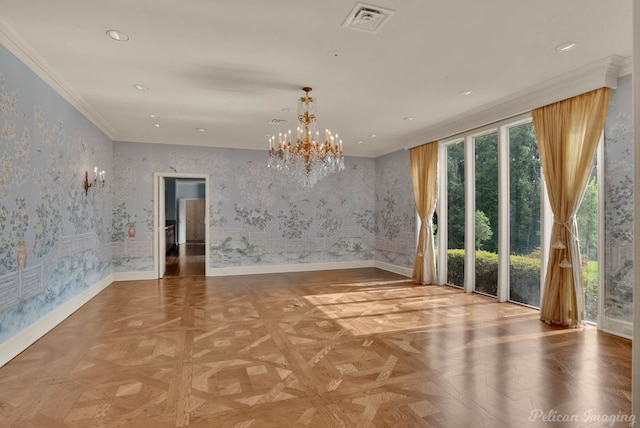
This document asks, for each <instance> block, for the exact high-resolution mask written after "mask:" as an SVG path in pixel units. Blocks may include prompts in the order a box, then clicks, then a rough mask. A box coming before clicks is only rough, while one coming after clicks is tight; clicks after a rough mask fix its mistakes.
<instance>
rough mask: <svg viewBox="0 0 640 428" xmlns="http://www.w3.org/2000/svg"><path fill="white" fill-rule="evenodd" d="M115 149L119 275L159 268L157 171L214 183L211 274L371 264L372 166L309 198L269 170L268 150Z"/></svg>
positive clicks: (358, 162) (354, 167) (359, 162)
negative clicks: (280, 267) (235, 268)
mask: <svg viewBox="0 0 640 428" xmlns="http://www.w3.org/2000/svg"><path fill="white" fill-rule="evenodd" d="M114 144H115V145H114V174H115V176H116V177H117V178H116V181H115V182H114V186H113V202H114V204H113V228H112V241H113V242H112V245H113V254H114V259H113V260H114V265H115V266H114V268H115V269H116V270H117V271H125V272H131V271H147V270H151V269H152V268H153V251H152V250H153V248H152V232H153V173H154V172H162V173H188V174H209V175H210V189H209V203H210V219H209V222H210V234H211V235H210V236H211V240H210V259H209V266H210V267H212V268H221V267H230V266H231V267H233V266H260V265H281V264H296V263H317V262H343V261H359V260H373V258H374V253H375V226H374V224H375V220H374V210H375V193H374V183H375V161H374V160H373V159H367V158H357V157H348V158H347V159H346V160H345V165H346V168H345V170H344V171H342V172H339V173H336V174H333V175H330V176H328V177H326V178H325V179H323V180H321V181H319V182H318V183H317V184H316V185H315V186H314V187H313V188H312V189H308V188H305V187H302V186H300V185H298V184H297V183H296V182H294V181H292V180H291V179H290V178H289V177H287V176H285V175H283V174H282V173H279V172H277V171H274V170H270V169H268V168H267V151H266V150H265V151H259V150H238V149H228V148H214V147H185V146H171V145H157V144H139V143H128V142H116V143H114ZM131 226H133V227H134V228H135V236H130V234H129V233H128V231H129V230H131Z"/></svg>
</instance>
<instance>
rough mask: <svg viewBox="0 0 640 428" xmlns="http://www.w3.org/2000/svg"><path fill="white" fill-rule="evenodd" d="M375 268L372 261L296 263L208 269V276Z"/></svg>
mask: <svg viewBox="0 0 640 428" xmlns="http://www.w3.org/2000/svg"><path fill="white" fill-rule="evenodd" d="M364 267H375V262H374V261H373V260H362V261H353V262H329V263H298V264H292V265H263V266H240V267H226V268H209V269H207V275H208V276H230V275H256V274H263V273H285V272H306V271H315V270H333V269H356V268H364Z"/></svg>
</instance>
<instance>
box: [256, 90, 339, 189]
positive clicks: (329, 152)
mask: <svg viewBox="0 0 640 428" xmlns="http://www.w3.org/2000/svg"><path fill="white" fill-rule="evenodd" d="M302 90H303V91H304V92H305V95H304V96H303V97H300V99H299V100H298V129H297V132H296V134H297V135H296V140H295V143H294V144H293V145H292V144H291V130H289V133H285V134H282V133H281V134H279V135H278V138H277V139H276V137H275V136H272V137H271V138H269V168H275V169H276V170H278V171H281V172H283V173H285V174H288V175H289V176H290V177H292V178H293V179H294V180H296V181H298V182H299V183H300V184H302V185H303V186H305V187H313V185H314V184H316V182H317V181H318V180H321V179H322V178H324V177H326V176H327V175H328V174H330V173H333V172H335V171H336V170H338V171H342V170H343V169H344V156H343V152H342V140H338V134H336V135H335V136H334V135H332V134H331V132H330V131H329V130H328V129H327V130H325V132H324V141H323V142H321V139H320V133H319V132H318V131H317V130H316V101H315V99H313V98H312V97H310V96H309V92H311V88H309V87H304V88H302Z"/></svg>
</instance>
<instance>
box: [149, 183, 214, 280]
mask: <svg viewBox="0 0 640 428" xmlns="http://www.w3.org/2000/svg"><path fill="white" fill-rule="evenodd" d="M165 178H197V179H201V180H204V198H205V203H204V260H205V269H204V274H205V276H211V268H210V267H209V174H187V173H176V172H154V173H153V194H154V195H155V197H154V200H153V225H154V232H155V233H154V238H153V273H154V276H155V278H162V276H163V275H164V268H165V266H163V265H164V263H162V264H161V260H164V257H163V255H164V254H165V250H166V249H165V248H164V247H165V246H166V244H165V239H164V228H165V225H164V222H163V221H162V220H163V219H164V217H165V216H164V212H165V200H164V188H165V186H164V179H165ZM161 190H162V192H161ZM161 222H162V224H161Z"/></svg>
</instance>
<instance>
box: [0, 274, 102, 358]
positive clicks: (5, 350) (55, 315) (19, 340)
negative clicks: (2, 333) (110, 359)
mask: <svg viewBox="0 0 640 428" xmlns="http://www.w3.org/2000/svg"><path fill="white" fill-rule="evenodd" d="M113 275H114V274H110V275H108V276H106V277H104V278H102V279H101V280H100V281H98V282H97V283H96V284H94V285H92V286H91V287H89V288H87V289H86V290H84V291H83V292H82V293H80V294H78V295H77V296H75V297H73V298H72V299H71V300H69V301H67V302H65V303H63V304H62V305H60V306H58V307H57V308H56V309H54V310H53V311H51V312H49V313H48V314H47V315H45V316H44V317H42V318H40V319H39V320H37V321H36V322H34V323H33V324H31V325H30V326H28V327H26V328H25V329H23V330H22V331H20V332H19V333H17V334H15V335H14V336H12V337H10V338H9V339H7V340H6V341H5V342H4V343H2V346H0V367H2V366H4V365H5V364H7V363H8V362H9V361H11V359H13V358H14V357H15V356H16V355H18V354H20V353H21V352H22V351H24V350H25V349H27V348H28V347H29V346H31V345H32V344H33V343H34V342H35V341H36V340H38V339H40V338H41V337H42V336H44V335H45V334H47V333H48V332H49V331H51V330H52V329H53V328H54V327H55V326H57V325H58V324H60V323H61V322H62V321H64V320H65V319H66V318H67V317H68V316H69V315H71V314H73V313H74V312H75V311H77V310H78V309H80V307H82V305H84V304H85V303H87V302H88V301H89V300H91V299H92V298H94V297H95V296H96V295H97V294H98V293H100V292H101V291H102V290H104V289H105V288H107V287H108V286H109V285H111V283H112V282H113Z"/></svg>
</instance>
